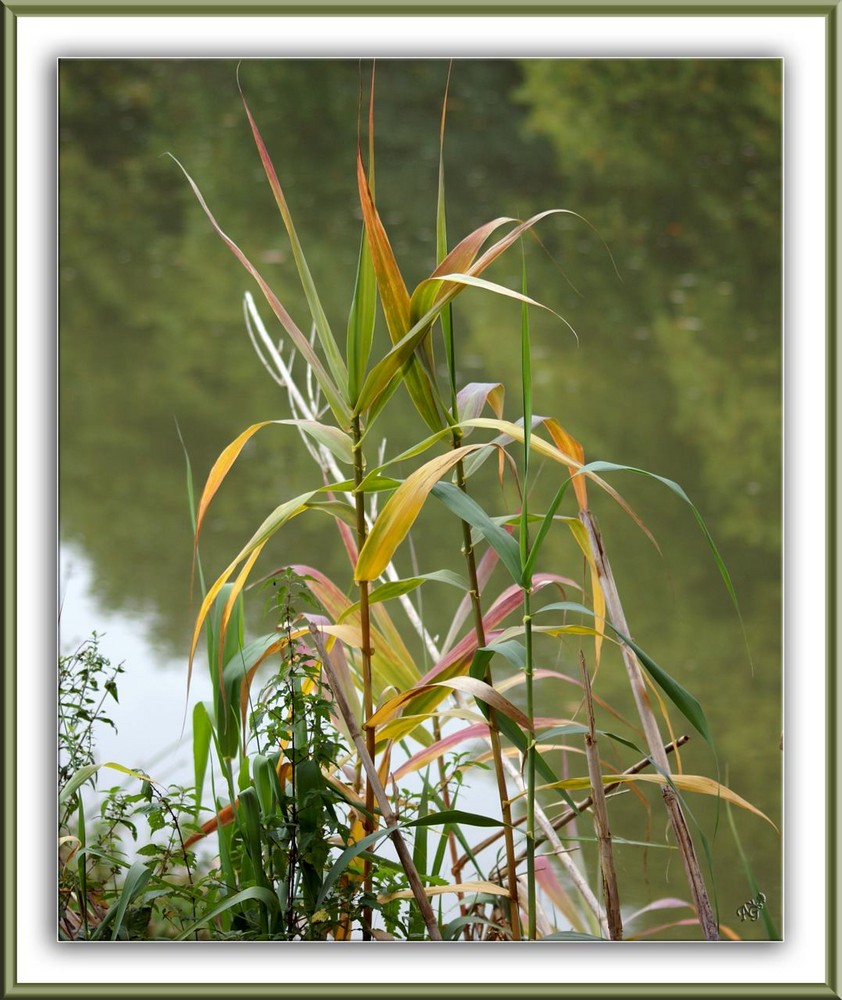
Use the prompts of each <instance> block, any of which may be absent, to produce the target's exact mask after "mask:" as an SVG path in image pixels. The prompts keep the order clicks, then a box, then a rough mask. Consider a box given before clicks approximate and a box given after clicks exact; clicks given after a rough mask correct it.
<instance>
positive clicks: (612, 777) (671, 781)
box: [542, 774, 780, 833]
mask: <svg viewBox="0 0 842 1000" xmlns="http://www.w3.org/2000/svg"><path fill="white" fill-rule="evenodd" d="M633 781H644V782H648V783H650V784H653V785H674V786H675V787H676V788H677V789H679V791H682V792H696V793H697V794H699V795H712V796H713V797H714V798H718V799H722V800H723V801H725V802H730V803H732V804H733V805H735V806H739V807H740V809H745V810H746V811H747V812H750V813H754V815H755V816H759V817H760V819H763V820H765V821H766V822H767V823H768V824H769V826H771V827H772V829H773V830H774V831H775V832H776V833H777V832H780V831H778V828H777V827H776V826H775V824H774V823H773V822H772V821H771V820H770V819H769V817H768V816H767V815H766V814H765V813H763V812H761V811H760V810H759V809H758V808H757V807H756V806H753V805H752V804H751V803H750V802H747V801H746V800H745V799H744V798H742V796H740V795H737V793H736V792H734V791H732V790H731V789H730V788H727V787H726V786H725V785H723V784H721V783H720V782H718V781H714V779H713V778H708V777H706V776H705V775H703V774H671V775H670V776H669V777H666V776H664V775H663V774H603V775H602V782H603V784H605V785H613V784H614V783H615V782H621V783H624V784H625V783H628V782H633ZM542 787H543V788H551V787H558V788H568V789H570V790H571V791H576V790H582V789H585V788H590V787H591V781H590V778H564V779H563V780H561V781H559V782H555V783H554V784H553V785H543V786H542Z"/></svg>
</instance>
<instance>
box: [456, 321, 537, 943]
mask: <svg viewBox="0 0 842 1000" xmlns="http://www.w3.org/2000/svg"><path fill="white" fill-rule="evenodd" d="M452 344H453V341H452V339H451V354H450V358H449V360H450V362H452V363H454V364H455V360H454V358H455V356H454V353H453V347H452ZM453 416H454V420H456V421H458V420H459V414H458V410H457V405H456V397H455V395H454V396H453ZM452 440H453V447H454V448H458V447H459V445H460V444H461V440H462V438H461V434H460V433H459V432H458V431H454V433H453V439H452ZM456 482H457V485H458V487H459V489H460V490H462V492H463V493H465V494H467V493H468V483H467V480H466V478H465V467H464V464H463V463H462V461H461V460H460V461H459V462H457V464H456ZM462 542H463V544H462V548H463V551H464V553H465V564H466V566H467V569H468V584H469V587H470V595H471V607H472V609H473V614H474V634H475V635H476V638H477V646H478V648H482V647H483V646H485V644H486V637H485V625H484V623H483V616H482V596H481V594H480V586H479V577H478V574H477V561H476V556H475V554H474V543H473V540H472V538H471V526H470V524H468V522H467V521H462ZM483 680H484V681H485V683H486V684H489V685H490V686H492V687H493V686H494V679H493V677H492V674H491V667H490V665H488V666H486V668H485V675H484V677H483ZM488 723H489V726H488V732H489V739H490V742H491V753H492V757H493V760H494V776H495V779H496V782H497V794H498V795H499V798H500V812H501V814H502V818H503V836H504V839H505V844H506V872H507V885H508V889H509V919H510V922H511V928H512V937H513V939H514V940H515V941H520V939H521V933H520V901H519V898H518V896H519V894H518V882H517V864H516V863H515V839H514V832H513V829H512V825H513V824H512V807H511V803H510V802H509V789H508V785H507V783H506V772H505V769H504V767H503V748H502V745H501V743H500V733H499V731H498V728H497V713H496V711H495V709H494V708H492V707H490V706H489V715H488Z"/></svg>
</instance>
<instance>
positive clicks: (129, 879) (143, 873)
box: [91, 861, 152, 941]
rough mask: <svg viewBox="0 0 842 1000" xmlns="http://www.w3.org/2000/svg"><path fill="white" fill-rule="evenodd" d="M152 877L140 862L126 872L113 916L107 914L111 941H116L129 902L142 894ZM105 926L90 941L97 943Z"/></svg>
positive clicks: (149, 869) (100, 926)
mask: <svg viewBox="0 0 842 1000" xmlns="http://www.w3.org/2000/svg"><path fill="white" fill-rule="evenodd" d="M151 877H152V869H151V868H147V867H146V865H145V864H144V863H143V862H142V861H136V862H135V863H134V864H133V865H132V866H131V868H130V869H129V870H128V871H127V872H126V879H125V882H124V883H123V891H122V892H121V893H120V900H119V902H118V903H117V905H116V906H115V907H114V916H113V917H111V916H110V913H109V917H110V919H109V923H111V924H113V927H112V930H111V940H112V941H116V940H117V935H118V934H119V933H120V928H121V927H122V926H123V919H124V918H125V916H126V910H127V909H128V908H129V904H130V903H131V901H132V900H133V899H134V898H135V897H136V896H138V895H139V894H140V893H141V892H143V890H144V888H145V886H146V883H147V882H148V881H149V879H150V878H151ZM106 926H107V924H106V922H105V921H103V922H102V923H101V924H100V925H99V927H97V929H96V931H95V932H94V933H93V934H92V935H91V940H92V941H97V940H99V938H100V937H101V936H102V932H103V931H104V930H105V928H106Z"/></svg>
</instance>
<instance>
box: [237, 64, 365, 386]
mask: <svg viewBox="0 0 842 1000" xmlns="http://www.w3.org/2000/svg"><path fill="white" fill-rule="evenodd" d="M237 85H238V86H239V74H238V78H237ZM240 97H241V98H242V101H243V107H244V108H245V110H246V115H247V116H248V120H249V125H250V126H251V131H252V135H253V136H254V141H255V144H256V146H257V150H258V153H259V154H260V161H261V163H262V164H263V170H264V172H265V173H266V178H267V180H268V181H269V186H270V187H271V189H272V194H273V195H274V196H275V203H276V204H277V206H278V210H279V211H280V213H281V218H282V219H283V222H284V226H285V228H286V231H287V235H288V236H289V242H290V246H291V247H292V256H293V259H294V260H295V266H296V268H297V269H298V275H299V278H300V279H301V287H302V288H303V289H304V295H305V296H306V298H307V305H308V306H309V308H310V315H311V316H312V318H313V325H314V326H315V328H316V334H317V336H318V338H319V343H320V344H321V346H322V350H323V351H324V352H325V358H326V359H327V363H328V367H329V368H330V371H331V375H332V376H333V379H334V381H335V383H336V384H337V385H340V386H342V385H345V384H347V381H348V371H347V369H346V368H345V364H344V362H343V360H342V355H341V354H340V352H339V348H338V347H337V345H336V341H335V340H334V337H333V334H332V333H331V330H330V325H329V323H328V321H327V316H326V315H325V311H324V309H323V308H322V304H321V301H320V299H319V294H318V292H317V290H316V285H315V282H314V281H313V277H312V275H311V274H310V268H309V267H308V266H307V261H306V260H305V258H304V251H303V250H302V248H301V243H300V241H299V239H298V234H297V233H296V231H295V226H294V225H293V223H292V215H291V214H290V211H289V208H288V206H287V202H286V198H285V197H284V193H283V190H282V189H281V184H280V181H279V180H278V176H277V174H276V173H275V168H274V166H273V165H272V160H271V159H270V157H269V153H268V151H267V149H266V145H265V144H264V142H263V138H262V136H261V135H260V131H259V130H258V128H257V123H256V122H255V120H254V118H253V116H252V113H251V110H250V109H249V106H248V102H247V101H246V98H245V94H243V89H242V87H240Z"/></svg>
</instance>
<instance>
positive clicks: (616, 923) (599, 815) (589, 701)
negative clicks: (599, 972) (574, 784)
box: [579, 650, 623, 941]
mask: <svg viewBox="0 0 842 1000" xmlns="http://www.w3.org/2000/svg"><path fill="white" fill-rule="evenodd" d="M579 666H580V667H581V668H582V681H583V683H584V687H585V707H586V710H587V713H588V732H587V733H585V754H586V756H587V759H588V774H589V776H590V779H591V788H592V789H593V796H592V797H593V816H594V830H595V831H596V839H597V844H598V847H599V869H600V874H601V877H602V898H603V901H604V903H605V915H606V920H607V923H608V936H609V937H610V938H611V940H612V941H621V940H622V938H623V918H622V915H621V914H620V894H619V892H618V890H617V870H616V868H615V866H614V850H613V848H612V846H611V828H610V826H609V825H608V809H607V808H606V806H605V788H604V787H603V784H602V767H601V766H600V763H599V750H598V748H597V740H596V720H595V718H594V710H593V696H592V694H591V678H590V674H589V673H588V668H587V665H586V664H585V654H584V653H583V652H582V651H581V650H579Z"/></svg>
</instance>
